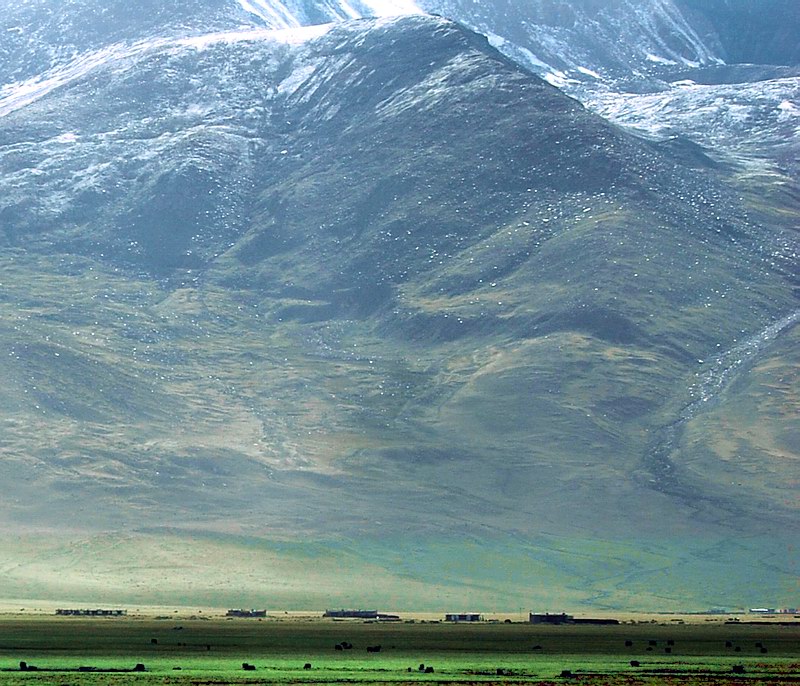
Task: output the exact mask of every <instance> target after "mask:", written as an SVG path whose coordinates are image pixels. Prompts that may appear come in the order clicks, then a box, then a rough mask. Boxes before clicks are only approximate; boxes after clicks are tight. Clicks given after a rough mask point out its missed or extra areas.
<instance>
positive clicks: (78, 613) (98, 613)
mask: <svg viewBox="0 0 800 686" xmlns="http://www.w3.org/2000/svg"><path fill="white" fill-rule="evenodd" d="M56 614H57V615H62V616H68V617H123V616H125V615H127V614H128V611H127V610H99V609H98V610H65V609H58V610H56Z"/></svg>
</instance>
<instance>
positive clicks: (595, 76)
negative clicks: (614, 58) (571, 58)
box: [576, 67, 603, 81]
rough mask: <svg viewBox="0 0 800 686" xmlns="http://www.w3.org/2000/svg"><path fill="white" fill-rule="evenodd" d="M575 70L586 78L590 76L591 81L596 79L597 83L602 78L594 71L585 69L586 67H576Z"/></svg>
mask: <svg viewBox="0 0 800 686" xmlns="http://www.w3.org/2000/svg"><path fill="white" fill-rule="evenodd" d="M576 69H577V70H578V71H579V72H580V73H581V74H586V76H591V77H592V78H593V79H597V80H598V81H599V80H601V79H602V78H603V77H602V76H600V74H598V73H597V72H596V71H592V70H591V69H587V68H586V67H576Z"/></svg>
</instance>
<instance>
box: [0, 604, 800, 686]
mask: <svg viewBox="0 0 800 686" xmlns="http://www.w3.org/2000/svg"><path fill="white" fill-rule="evenodd" d="M343 643H345V644H352V646H353V647H352V648H351V649H344V650H336V649H335V646H336V644H339V645H342V644H343ZM368 646H373V647H374V646H381V649H380V651H379V652H367V647H368ZM23 661H24V662H25V663H26V664H27V665H28V671H21V670H20V662H23ZM243 663H248V664H250V665H252V666H253V667H254V669H252V670H247V671H246V670H244V669H243ZM637 663H638V664H637ZM136 664H142V665H144V667H145V669H146V671H143V672H134V671H132V670H133V668H134V666H135V665H136ZM306 664H310V668H304V667H305V665H306ZM31 665H34V666H35V667H37V668H38V669H37V670H31V669H30V666H31ZM421 665H425V667H430V668H432V670H433V671H428V672H426V671H425V670H424V669H422V670H421V669H420V666H421ZM81 667H83V668H84V671H79V668H81ZM734 667H737V669H738V670H741V673H737V672H735V671H734ZM0 670H2V671H0V682H1V683H3V684H10V685H14V686H17V685H25V686H38V685H39V684H58V685H60V686H62V685H69V686H89V685H93V684H104V685H112V684H113V685H115V686H116V685H119V686H126V685H128V684H136V685H137V686H150V685H152V684H175V685H176V686H179V685H182V684H186V685H189V684H192V685H195V684H219V685H222V684H268V683H309V684H311V683H320V684H337V683H363V684H370V683H375V684H377V683H392V684H399V683H418V682H422V683H438V684H442V683H460V684H461V683H507V684H514V683H537V684H544V683H579V684H642V685H648V684H687V685H688V684H699V683H703V684H738V683H741V684H745V683H746V684H751V685H757V684H779V683H791V682H800V624H797V625H783V626H781V625H777V624H772V625H769V624H744V623H741V624H724V623H722V622H714V623H709V624H679V623H677V622H672V623H668V624H653V623H640V624H622V625H619V626H581V625H572V626H534V625H530V624H527V623H525V624H522V623H514V624H505V623H500V624H492V623H482V624H479V625H464V624H461V625H450V624H439V623H419V622H417V623H399V624H375V623H360V622H355V621H327V620H326V621H322V620H316V621H313V620H306V621H302V620H300V621H296V620H295V621H293V620H291V619H287V620H284V621H281V620H277V619H271V618H270V619H266V620H264V621H258V620H223V619H210V620H202V619H197V618H192V619H186V618H177V617H165V618H164V619H160V620H159V619H138V618H134V617H128V618H122V619H106V620H97V619H69V618H53V617H37V618H26V619H19V618H13V619H12V618H7V619H4V620H1V621H0ZM125 670H131V671H125Z"/></svg>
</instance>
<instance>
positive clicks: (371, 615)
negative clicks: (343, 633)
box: [322, 610, 400, 622]
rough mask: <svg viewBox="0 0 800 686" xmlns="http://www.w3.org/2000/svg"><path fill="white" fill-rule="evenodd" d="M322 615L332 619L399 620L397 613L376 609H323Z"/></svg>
mask: <svg viewBox="0 0 800 686" xmlns="http://www.w3.org/2000/svg"><path fill="white" fill-rule="evenodd" d="M322 616H323V617H332V618H333V619H367V620H376V621H381V622H399V621H400V616H399V615H389V614H386V613H385V612H378V611H377V610H325V614H323V615H322Z"/></svg>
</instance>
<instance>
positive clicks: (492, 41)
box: [485, 31, 553, 72]
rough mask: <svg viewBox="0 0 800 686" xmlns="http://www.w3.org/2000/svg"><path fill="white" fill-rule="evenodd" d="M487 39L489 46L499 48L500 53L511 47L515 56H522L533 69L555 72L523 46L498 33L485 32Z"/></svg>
mask: <svg viewBox="0 0 800 686" xmlns="http://www.w3.org/2000/svg"><path fill="white" fill-rule="evenodd" d="M485 35H486V38H488V40H489V45H491V46H492V47H493V48H497V49H498V50H500V52H504V48H507V47H508V46H509V45H510V46H511V47H512V48H513V50H512V52H514V53H515V54H521V55H522V56H523V57H524V58H525V59H526V60H527V62H528V64H530V65H531V66H532V67H538V68H540V69H544V70H545V71H547V72H551V71H553V67H551V66H550V65H549V64H547V62H544V61H542V60H540V59H539V58H538V57H537V56H536V55H534V54H533V53H532V52H531V51H530V50H528V49H527V48H524V47H522V46H521V45H517V44H515V43H513V42H511V41H508V40H506V39H505V38H503V36H498V35H497V34H496V33H492V32H491V31H486V32H485Z"/></svg>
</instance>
